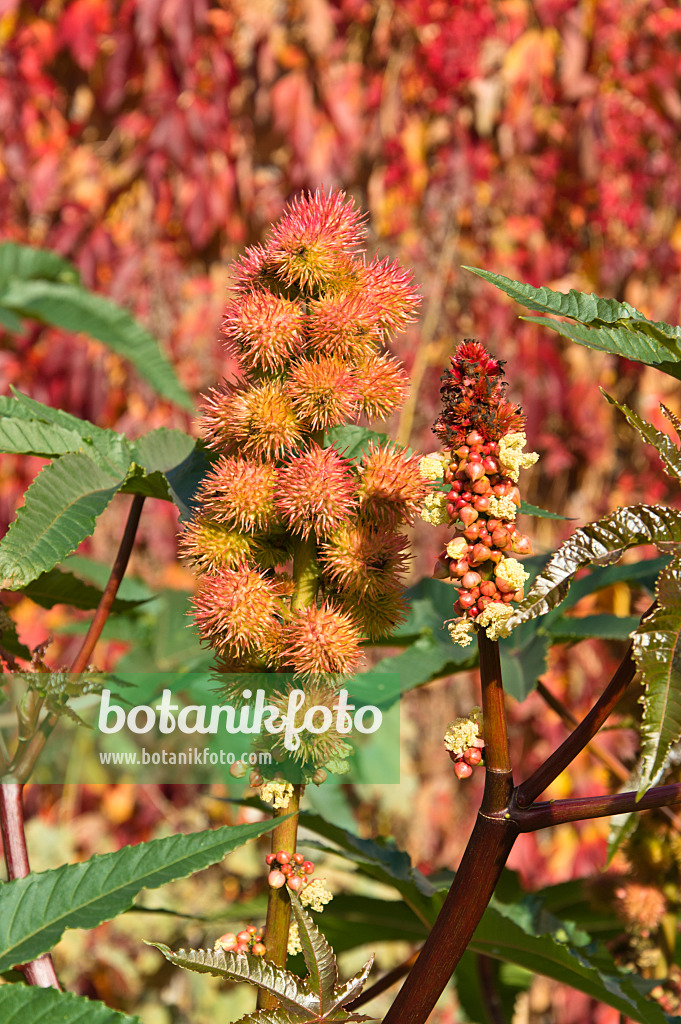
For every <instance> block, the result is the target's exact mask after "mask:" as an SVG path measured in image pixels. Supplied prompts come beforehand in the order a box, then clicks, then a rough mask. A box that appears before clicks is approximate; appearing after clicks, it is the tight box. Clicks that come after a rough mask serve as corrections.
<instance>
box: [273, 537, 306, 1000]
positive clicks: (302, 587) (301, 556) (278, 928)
mask: <svg viewBox="0 0 681 1024" xmlns="http://www.w3.org/2000/svg"><path fill="white" fill-rule="evenodd" d="M293 580H294V583H295V590H294V592H293V597H292V598H291V611H294V612H295V611H298V610H299V609H301V608H309V607H310V606H311V605H312V604H314V602H315V601H316V600H317V589H318V587H319V567H318V565H317V544H316V541H315V537H314V534H311V535H310V536H309V537H308V538H307V539H306V540H301V541H298V543H297V544H296V547H295V550H294V553H293ZM304 790H305V787H304V786H294V787H293V798H292V800H291V801H290V802H289V804H288V806H287V807H286V808H285V809H282V810H279V811H276V810H275V811H274V816H275V817H280V816H281V815H284V814H292V815H293V817H290V818H287V819H286V821H283V822H282V823H281V825H277V827H276V828H275V829H274V830H273V832H272V853H278V851H279V850H286V852H287V853H291V854H293V853H295V849H296V839H297V835H298V811H299V809H300V799H301V797H302V795H303V792H304ZM290 921H291V903H290V901H289V898H288V890H287V888H286V886H284V887H283V888H282V889H270V891H269V896H268V899H267V921H266V923H265V945H266V947H267V954H266V956H267V959H268V960H269V961H271V962H272V963H274V964H277V966H279V967H285V966H286V954H287V949H288V933H289V925H290ZM278 1005H279V1001H278V1000H277V998H276V997H275V996H273V995H271V994H269V993H267V992H265V991H263V989H259V990H258V1009H259V1010H273V1009H275V1008H276V1007H277V1006H278Z"/></svg>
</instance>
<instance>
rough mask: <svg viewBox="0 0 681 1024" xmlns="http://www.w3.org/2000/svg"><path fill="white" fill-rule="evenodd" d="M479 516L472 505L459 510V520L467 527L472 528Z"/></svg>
mask: <svg viewBox="0 0 681 1024" xmlns="http://www.w3.org/2000/svg"><path fill="white" fill-rule="evenodd" d="M479 514H480V513H479V512H477V511H476V510H475V509H474V508H471V506H470V505H464V506H462V508H460V509H459V519H460V520H461V522H462V523H463V524H464V526H466V527H468V526H471V525H472V524H473V523H474V522H475V520H476V519H477V518H478V516H479Z"/></svg>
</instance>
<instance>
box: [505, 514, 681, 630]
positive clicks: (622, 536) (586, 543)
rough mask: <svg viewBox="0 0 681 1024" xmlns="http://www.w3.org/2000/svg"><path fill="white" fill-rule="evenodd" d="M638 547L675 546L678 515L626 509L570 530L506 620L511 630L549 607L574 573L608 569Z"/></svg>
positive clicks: (680, 527) (680, 531)
mask: <svg viewBox="0 0 681 1024" xmlns="http://www.w3.org/2000/svg"><path fill="white" fill-rule="evenodd" d="M639 544H656V545H657V546H658V547H660V548H664V546H672V547H674V546H676V545H679V544H681V511H679V510H678V509H674V508H665V507H664V506H657V505H630V506H627V507H626V508H619V509H617V510H616V511H615V512H611V513H610V514H609V515H607V516H604V517H603V519H599V520H598V522H597V523H591V524H590V525H589V526H585V527H582V528H581V529H579V530H576V531H575V533H574V534H573V535H572V537H570V539H569V540H567V541H566V542H565V543H564V544H562V545H561V547H560V548H559V549H558V551H556V553H555V554H554V555H553V556H552V557H551V558H550V559H549V561H548V562H547V563H546V565H545V567H544V569H542V571H541V572H540V573H539V575H538V576H537V577H536V579H535V580H534V583H533V584H532V588H531V590H530V592H529V594H528V595H527V597H526V598H525V599H524V601H521V602H520V604H519V605H518V607H517V609H516V611H515V613H514V614H513V616H512V617H511V618H510V619H509V625H510V626H515V625H518V624H519V623H520V622H526V621H527V620H528V619H534V618H536V616H538V615H544V614H546V612H548V611H550V609H551V608H555V607H556V605H558V604H559V603H560V602H561V601H562V599H563V598H564V597H565V595H566V594H567V592H568V589H569V587H570V582H571V580H572V578H573V576H574V575H575V573H576V572H577V571H578V570H579V569H581V568H583V567H584V566H587V565H609V564H611V563H612V562H616V561H617V560H618V559H619V558H620V557H621V555H622V554H623V552H624V551H626V550H627V549H628V548H632V547H636V546H637V545H639Z"/></svg>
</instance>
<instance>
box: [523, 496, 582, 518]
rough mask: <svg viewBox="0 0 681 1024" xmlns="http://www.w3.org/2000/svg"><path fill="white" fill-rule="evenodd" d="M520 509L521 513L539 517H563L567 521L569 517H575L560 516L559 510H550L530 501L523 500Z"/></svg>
mask: <svg viewBox="0 0 681 1024" xmlns="http://www.w3.org/2000/svg"><path fill="white" fill-rule="evenodd" d="M518 511H519V512H520V513H521V515H524V516H536V517H537V519H562V520H564V521H566V522H567V521H568V520H569V519H571V518H574V517H571V516H559V515H558V513H557V512H549V511H548V510H547V509H545V508H540V507H539V506H538V505H530V503H529V501H521V502H520V508H519V509H518Z"/></svg>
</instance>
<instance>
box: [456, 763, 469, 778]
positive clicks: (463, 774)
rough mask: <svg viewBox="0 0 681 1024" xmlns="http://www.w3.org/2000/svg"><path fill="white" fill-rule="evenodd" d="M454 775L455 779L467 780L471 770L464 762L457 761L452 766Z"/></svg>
mask: <svg viewBox="0 0 681 1024" xmlns="http://www.w3.org/2000/svg"><path fill="white" fill-rule="evenodd" d="M454 774H455V775H456V777H457V779H467V778H469V777H470V776H471V775H472V774H473V769H472V768H471V766H470V765H469V764H466V762H465V761H457V762H456V764H455V765H454Z"/></svg>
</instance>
